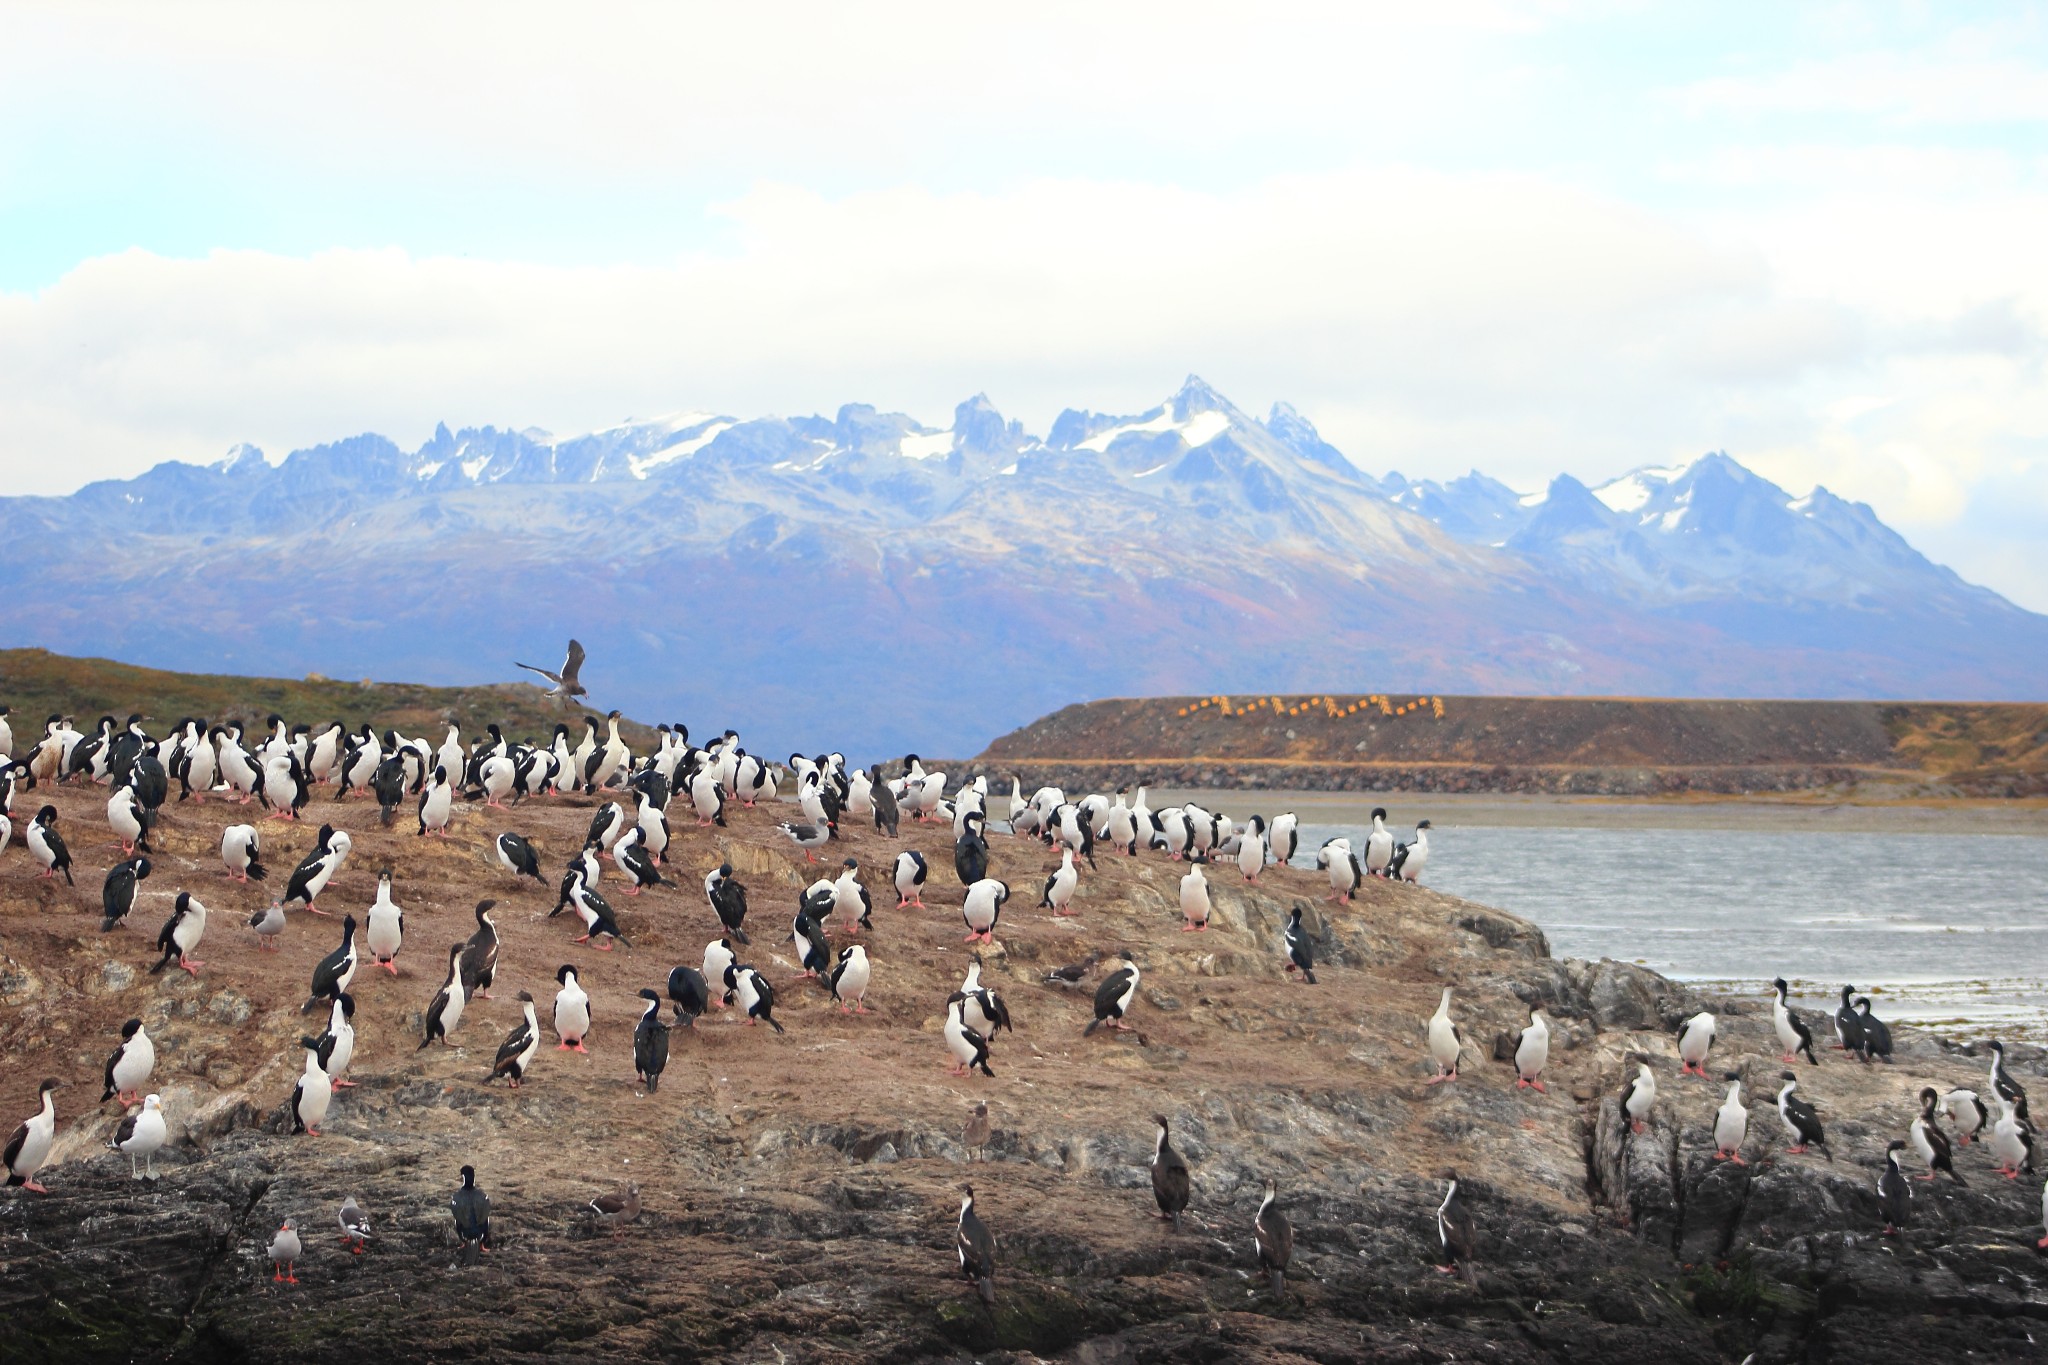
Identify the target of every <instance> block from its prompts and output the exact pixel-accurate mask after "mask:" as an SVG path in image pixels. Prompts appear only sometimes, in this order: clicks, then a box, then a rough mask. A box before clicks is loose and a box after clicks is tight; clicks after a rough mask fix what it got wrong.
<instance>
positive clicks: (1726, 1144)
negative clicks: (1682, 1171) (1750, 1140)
mask: <svg viewBox="0 0 2048 1365" xmlns="http://www.w3.org/2000/svg"><path fill="white" fill-rule="evenodd" d="M1727 1080H1728V1098H1727V1099H1725V1100H1723V1101H1721V1107H1720V1108H1719V1109H1718V1110H1716V1111H1715V1113H1714V1160H1716V1161H1732V1162H1734V1163H1735V1164H1736V1165H1738V1166H1747V1165H1748V1164H1749V1163H1748V1162H1746V1161H1744V1160H1743V1159H1742V1143H1743V1140H1744V1139H1745V1138H1747V1137H1748V1136H1749V1109H1748V1108H1747V1107H1746V1106H1745V1105H1744V1104H1743V1103H1742V1073H1741V1072H1739V1071H1731V1072H1729V1073H1728V1077H1727Z"/></svg>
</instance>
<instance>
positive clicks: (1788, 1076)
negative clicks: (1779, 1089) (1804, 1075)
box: [1778, 1071, 1799, 1081]
mask: <svg viewBox="0 0 2048 1365" xmlns="http://www.w3.org/2000/svg"><path fill="white" fill-rule="evenodd" d="M1778 1079H1779V1080H1781V1081H1796V1080H1798V1079H1799V1077H1798V1076H1797V1075H1795V1074H1794V1073H1792V1072H1790V1071H1780V1072H1779V1073H1778Z"/></svg>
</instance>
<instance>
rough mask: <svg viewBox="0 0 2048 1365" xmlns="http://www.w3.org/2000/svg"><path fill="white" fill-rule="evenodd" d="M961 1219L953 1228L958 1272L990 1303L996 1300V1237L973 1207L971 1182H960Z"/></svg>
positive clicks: (992, 1303)
mask: <svg viewBox="0 0 2048 1365" xmlns="http://www.w3.org/2000/svg"><path fill="white" fill-rule="evenodd" d="M960 1188H961V1190H962V1191H963V1195H962V1198H961V1200H960V1221H959V1223H958V1224H957V1225H956V1226H955V1228H954V1230H953V1249H954V1251H955V1252H956V1253H957V1254H958V1255H959V1257H960V1274H961V1275H962V1276H963V1277H964V1278H965V1279H966V1280H967V1281H968V1282H969V1283H971V1284H973V1286H974V1290H975V1292H976V1293H977V1294H979V1295H981V1301H982V1302H983V1303H984V1304H986V1305H988V1306H989V1307H991V1308H993V1307H995V1302H996V1239H995V1237H994V1236H993V1235H991V1234H990V1232H989V1230H988V1225H987V1224H986V1223H984V1222H982V1221H981V1215H980V1214H978V1213H976V1212H975V1209H974V1186H972V1185H962V1186H961V1187H960Z"/></svg>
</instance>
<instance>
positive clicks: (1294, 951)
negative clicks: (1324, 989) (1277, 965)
mask: <svg viewBox="0 0 2048 1365" xmlns="http://www.w3.org/2000/svg"><path fill="white" fill-rule="evenodd" d="M1302 909H1303V907H1301V906H1299V905H1297V906H1295V907H1294V911H1293V913H1292V914H1291V915H1290V916H1289V917H1288V920H1287V929H1286V931H1285V933H1283V934H1282V935H1281V938H1282V946H1284V947H1285V949H1286V950H1287V975H1288V976H1289V977H1290V978H1291V977H1292V976H1293V975H1294V973H1296V972H1300V973H1301V980H1302V984H1303V985H1307V986H1313V985H1315V984H1316V941H1315V936H1314V935H1312V934H1310V933H1309V931H1308V928H1307V926H1305V925H1304V924H1302V922H1301V915H1302Z"/></svg>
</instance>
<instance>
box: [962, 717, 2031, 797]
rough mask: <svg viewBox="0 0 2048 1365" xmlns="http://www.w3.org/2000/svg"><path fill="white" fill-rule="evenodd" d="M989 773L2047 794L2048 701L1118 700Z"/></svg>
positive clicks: (1015, 741)
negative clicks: (1864, 787)
mask: <svg viewBox="0 0 2048 1365" xmlns="http://www.w3.org/2000/svg"><path fill="white" fill-rule="evenodd" d="M975 767H976V770H978V771H988V772H1008V771H1011V770H1013V769H1022V770H1026V775H1027V777H1028V778H1029V779H1030V780H1034V781H1035V780H1038V779H1039V778H1040V777H1041V776H1048V775H1051V774H1055V773H1057V772H1060V771H1064V770H1073V771H1076V772H1078V773H1079V774H1081V776H1079V777H1076V778H1075V779H1073V780H1074V781H1076V782H1078V783H1079V784H1081V785H1087V784H1088V783H1089V782H1095V781H1101V782H1121V781H1126V780H1144V781H1151V782H1153V783H1155V784H1160V785H1225V784H1227V785H1246V786H1274V787H1278V786H1297V787H1327V788H1332V789H1339V790H1343V789H1361V788H1364V789H1373V788H1379V789H1385V788H1393V787H1400V788H1405V789H1410V790H1447V791H1544V790H1551V791H1587V792H1602V791H1606V792H1617V793H1639V794H1654V793H1658V792H1674V791H1709V792H1743V791H1788V790H1801V789H1809V788H1819V787H1828V786H1842V785H1863V784H1880V785H1886V786H1904V787H1909V788H1922V789H1934V788H1938V787H1942V788H1948V789H1952V790H1959V791H1964V792H1969V793H1972V794H1985V795H2027V794H2037V793H2039V792H2041V791H2043V790H2048V705H2043V704H2038V703H2027V704H1977V703H1939V702H1826V701H1669V700H1653V699H1644V698H1620V697H1616V698H1557V697H1437V696H1417V695H1407V696H1391V697H1389V696H1379V695H1371V696H1361V695H1355V694H1349V693H1347V694H1344V695H1342V696H1335V695H1331V696H1295V697H1244V696H1239V697H1206V698H1194V697H1167V698H1146V699H1135V700H1133V699H1116V700H1109V701H1098V702H1089V703H1085V704H1081V705H1076V706H1069V707H1067V708H1065V709H1064V710H1061V711H1058V712H1055V713H1054V714H1052V715H1050V716H1047V717H1045V718H1043V719H1041V720H1038V721H1036V722H1034V723H1032V724H1031V725H1028V726H1026V727H1024V728H1023V729H1021V730H1018V731H1015V732H1013V733H1011V734H1008V735H1005V736H1003V737H1002V738H1001V739H998V740H996V741H995V742H994V743H993V744H991V745H990V746H989V747H988V749H987V750H986V751H985V752H984V753H983V754H982V755H981V756H980V757H979V758H978V759H977V760H975Z"/></svg>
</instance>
